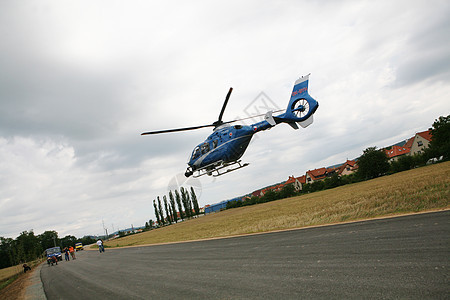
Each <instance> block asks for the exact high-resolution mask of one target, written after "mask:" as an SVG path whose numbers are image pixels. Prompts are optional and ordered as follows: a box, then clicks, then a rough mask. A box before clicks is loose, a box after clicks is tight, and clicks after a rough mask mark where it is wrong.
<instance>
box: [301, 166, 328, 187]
mask: <svg viewBox="0 0 450 300" xmlns="http://www.w3.org/2000/svg"><path fill="white" fill-rule="evenodd" d="M305 176H306V183H313V182H314V181H319V180H324V179H325V178H327V169H326V168H320V169H314V170H308V171H307V172H306V175H305Z"/></svg>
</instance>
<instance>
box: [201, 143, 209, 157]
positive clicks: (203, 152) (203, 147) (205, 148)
mask: <svg viewBox="0 0 450 300" xmlns="http://www.w3.org/2000/svg"><path fill="white" fill-rule="evenodd" d="M207 152H209V144H208V143H203V144H202V154H205V153H207Z"/></svg>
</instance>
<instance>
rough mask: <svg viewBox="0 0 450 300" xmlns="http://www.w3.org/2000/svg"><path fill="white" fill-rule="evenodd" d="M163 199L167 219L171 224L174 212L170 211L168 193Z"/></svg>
mask: <svg viewBox="0 0 450 300" xmlns="http://www.w3.org/2000/svg"><path fill="white" fill-rule="evenodd" d="M163 201H164V209H165V210H166V216H167V221H168V222H169V224H172V213H171V212H169V207H168V206H167V197H166V195H164V196H163Z"/></svg>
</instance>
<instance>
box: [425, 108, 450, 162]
mask: <svg viewBox="0 0 450 300" xmlns="http://www.w3.org/2000/svg"><path fill="white" fill-rule="evenodd" d="M430 129H431V135H432V139H431V142H430V147H429V148H428V149H426V150H425V153H427V154H428V156H429V157H428V158H432V157H439V156H443V157H444V159H449V158H450V115H448V116H446V117H443V116H441V117H439V118H438V119H437V120H435V121H434V123H433V127H432V128H430Z"/></svg>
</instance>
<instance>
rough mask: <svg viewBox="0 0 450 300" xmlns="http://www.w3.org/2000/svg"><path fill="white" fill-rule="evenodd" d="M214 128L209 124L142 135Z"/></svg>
mask: <svg viewBox="0 0 450 300" xmlns="http://www.w3.org/2000/svg"><path fill="white" fill-rule="evenodd" d="M213 126H215V125H213V124H209V125H201V126H193V127H184V128H175V129H166V130H157V131H149V132H143V133H141V135H149V134H160V133H169V132H178V131H187V130H195V129H200V128H205V127H213Z"/></svg>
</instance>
